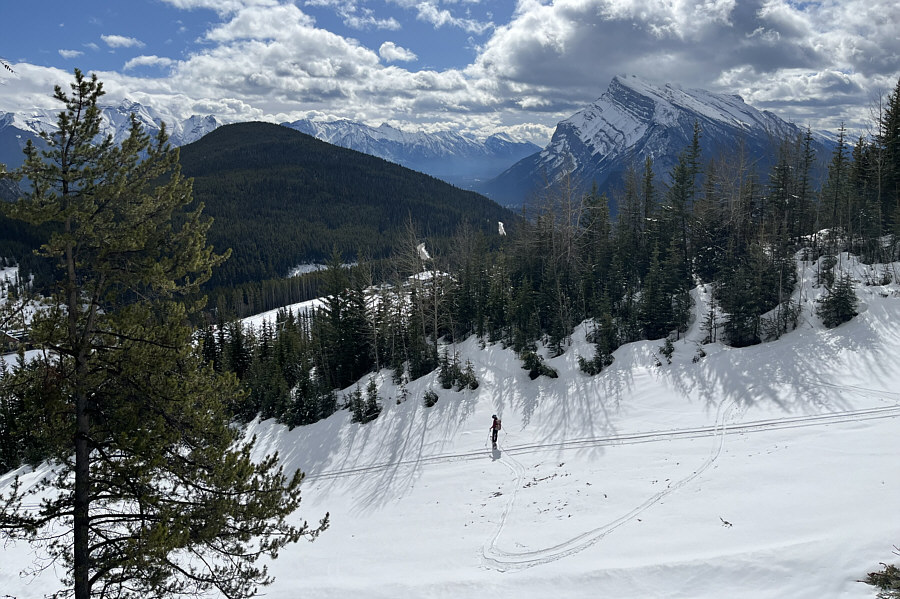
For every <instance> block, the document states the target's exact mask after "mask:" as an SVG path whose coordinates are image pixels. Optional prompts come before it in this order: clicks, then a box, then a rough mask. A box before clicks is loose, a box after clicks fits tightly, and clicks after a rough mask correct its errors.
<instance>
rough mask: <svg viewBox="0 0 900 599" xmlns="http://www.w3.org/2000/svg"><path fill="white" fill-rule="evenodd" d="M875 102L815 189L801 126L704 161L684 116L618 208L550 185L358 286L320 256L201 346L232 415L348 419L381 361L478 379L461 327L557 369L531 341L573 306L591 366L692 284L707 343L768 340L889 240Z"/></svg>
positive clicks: (850, 305)
mask: <svg viewBox="0 0 900 599" xmlns="http://www.w3.org/2000/svg"><path fill="white" fill-rule="evenodd" d="M886 106H887V107H888V108H887V109H886V110H885V111H884V113H882V114H881V115H880V116H879V117H878V119H877V121H876V122H875V123H873V125H874V128H875V129H876V130H877V131H878V134H877V135H876V136H874V137H872V138H862V137H861V138H859V139H857V140H856V141H855V143H853V144H851V143H849V142H848V141H847V139H846V137H845V132H844V131H843V130H842V131H841V132H840V134H839V136H838V144H837V146H836V148H835V150H834V152H833V154H832V155H831V156H827V157H823V158H824V159H826V160H827V161H828V163H829V166H828V177H827V180H826V181H825V184H824V186H823V187H822V188H821V189H818V188H817V187H816V186H815V185H814V182H813V180H812V178H811V176H810V173H811V170H812V165H813V164H814V162H815V160H816V159H817V157H816V155H815V153H814V152H813V150H812V147H811V143H810V138H809V135H808V134H805V135H804V134H799V135H797V136H796V137H794V138H789V139H784V140H783V141H782V143H781V145H780V148H779V151H778V153H777V155H776V156H775V157H773V160H772V163H773V164H774V165H775V166H773V167H772V169H771V171H770V172H768V173H760V172H758V171H757V170H756V169H755V167H754V164H753V163H751V162H749V161H745V160H742V159H741V156H740V155H734V156H726V157H721V158H717V159H713V160H707V159H706V157H704V156H702V154H701V151H700V136H701V135H702V131H701V130H700V128H699V127H697V128H696V129H695V135H694V141H693V143H692V144H691V146H690V147H689V148H688V149H687V150H686V151H685V152H683V153H682V154H681V156H679V158H678V160H677V162H676V165H675V167H674V168H673V169H672V170H671V172H670V173H669V177H668V181H658V180H657V179H656V178H655V177H654V175H653V168H652V167H653V165H652V164H651V163H650V162H649V160H648V161H647V163H646V164H645V166H644V168H643V169H642V170H641V171H637V170H631V171H629V172H628V173H627V175H626V179H625V182H626V185H625V189H624V191H623V193H622V195H621V197H620V198H618V200H619V206H620V207H621V209H620V212H619V217H618V219H617V220H615V221H612V220H611V219H610V216H609V210H608V202H609V199H608V198H607V197H606V196H605V195H601V194H598V193H596V192H592V193H587V194H577V193H572V191H571V189H570V188H569V189H567V188H565V187H561V188H559V189H558V190H557V192H558V193H557V194H556V195H555V196H552V197H548V198H546V201H545V203H544V204H543V205H542V206H541V207H540V208H539V209H538V210H537V211H536V212H535V213H533V214H531V215H529V219H528V220H527V221H526V222H523V223H521V224H520V225H519V227H518V229H517V231H516V232H515V234H513V235H510V236H509V237H507V238H504V242H503V244H502V245H501V247H500V248H499V251H497V252H492V253H488V252H487V251H486V245H485V240H484V238H483V237H478V236H471V235H470V236H460V237H458V238H457V239H456V240H455V242H454V243H453V244H452V247H453V251H452V252H447V253H443V252H439V253H436V255H435V260H434V261H433V262H429V263H427V264H423V263H417V262H416V261H415V259H414V258H415V244H416V241H417V240H416V239H409V238H408V237H407V238H406V239H405V241H404V243H405V248H404V247H401V251H400V254H401V256H412V259H406V260H404V261H402V263H403V264H405V265H406V267H405V270H398V274H403V275H406V276H409V275H413V274H415V273H416V272H417V271H416V268H417V267H418V268H420V269H421V268H423V267H426V268H427V269H428V270H430V271H431V272H430V274H429V276H428V277H426V278H424V279H423V278H422V277H412V278H409V279H398V280H396V281H394V286H393V287H384V286H382V287H380V288H378V289H376V288H372V287H367V282H368V281H371V280H372V278H371V276H370V275H369V274H367V268H366V267H365V265H363V266H361V267H359V268H357V269H355V270H354V271H353V272H351V273H350V274H347V273H346V272H345V269H343V268H340V264H339V262H338V261H337V260H334V261H332V265H331V268H330V269H329V272H328V273H326V275H325V278H326V285H325V286H324V288H323V295H325V296H327V297H326V299H325V300H324V302H323V303H322V304H321V305H319V306H318V307H316V308H312V307H310V308H308V309H306V310H304V311H303V312H302V313H301V314H293V315H292V314H287V313H283V314H281V315H280V316H279V318H278V321H277V326H270V325H267V326H266V327H264V328H263V329H262V330H252V329H250V330H245V327H243V326H242V325H241V324H240V323H232V324H230V325H227V326H226V325H224V323H220V325H219V326H218V327H216V328H215V329H212V328H211V329H209V330H208V331H207V332H206V334H205V342H204V351H205V352H206V357H207V360H209V361H211V362H213V363H214V364H215V366H216V368H218V369H221V370H231V371H233V372H235V373H237V374H238V376H239V377H240V378H241V379H242V380H243V381H244V384H245V385H246V387H247V389H248V390H249V394H248V395H247V397H246V399H245V402H244V403H242V404H241V405H240V406H238V407H237V409H236V411H237V412H238V413H239V414H240V415H241V416H242V417H246V418H249V417H252V416H254V415H256V414H258V413H259V414H262V415H263V416H264V417H277V418H280V419H281V420H282V421H284V422H286V423H288V424H304V423H308V422H312V421H314V420H316V419H318V418H321V417H323V416H327V415H328V414H330V413H331V412H332V411H333V410H335V409H337V407H338V406H339V405H341V404H342V403H348V404H349V405H351V406H355V407H354V410H355V414H356V416H357V418H358V419H359V420H366V419H367V418H370V417H374V416H376V415H377V413H378V405H379V401H380V400H379V398H377V396H375V394H374V391H372V392H371V393H370V395H369V397H368V398H366V399H363V397H362V392H361V391H359V390H357V391H356V392H354V393H353V394H351V396H348V397H345V398H344V401H343V402H341V401H340V400H339V399H338V398H336V397H335V395H334V393H335V390H336V389H344V388H346V387H347V386H348V385H351V384H352V383H353V382H354V381H357V380H358V379H359V378H360V377H361V376H363V375H364V374H365V373H367V372H370V371H373V370H377V369H380V368H384V367H389V368H391V369H392V370H393V371H394V380H395V381H396V382H397V383H398V384H401V385H402V384H404V382H405V381H411V380H414V379H416V378H418V377H420V376H422V375H424V374H426V373H429V372H431V371H433V370H434V369H435V368H440V372H441V380H442V382H443V383H444V384H445V385H446V387H447V388H450V387H453V386H456V387H465V386H469V385H471V384H477V381H473V380H472V377H471V376H469V374H468V373H467V370H468V369H467V368H466V365H464V364H460V363H459V361H458V360H457V359H456V357H455V356H454V355H452V353H447V352H446V351H445V350H444V349H442V347H443V344H445V343H447V342H456V341H458V340H462V339H465V338H466V337H468V336H469V335H472V334H474V335H477V336H478V337H479V338H480V339H482V340H483V341H484V342H502V343H503V344H504V345H506V346H511V347H512V348H513V349H514V350H515V351H516V352H517V353H518V355H519V357H520V358H521V360H522V362H523V367H524V368H525V369H526V370H528V371H529V372H530V374H531V376H532V378H537V377H538V376H542V375H544V376H551V377H552V376H554V372H553V370H552V369H551V368H549V367H547V366H546V365H545V364H544V357H550V358H553V357H555V356H558V355H560V354H562V353H563V352H564V351H565V347H566V345H567V343H568V339H569V337H570V335H571V334H572V331H573V330H574V329H575V327H576V326H578V325H579V324H580V323H582V322H585V321H588V323H589V329H590V331H591V332H590V334H589V336H588V338H589V340H590V341H591V342H593V344H594V351H593V355H585V356H581V358H580V362H581V368H582V370H583V371H584V372H586V373H588V374H597V373H599V372H600V371H601V370H603V369H604V368H606V367H607V366H608V365H610V364H611V363H612V361H613V355H612V354H613V352H614V351H615V350H616V348H618V347H619V346H621V345H622V344H625V343H630V342H634V341H639V340H642V339H665V341H664V342H663V347H664V348H671V342H672V341H673V340H676V339H678V338H679V337H680V335H681V334H682V332H684V331H685V330H686V329H687V327H688V326H689V319H690V316H691V314H692V300H691V292H692V290H693V289H695V288H696V286H697V285H698V284H704V285H705V286H706V289H707V290H708V291H709V292H711V298H710V301H709V303H708V306H709V309H708V310H707V311H706V313H705V314H704V316H703V322H702V328H703V330H704V331H705V333H706V336H705V339H704V343H709V342H716V341H718V342H725V343H727V344H729V345H731V346H735V347H743V346H749V345H754V344H757V343H760V342H762V341H766V340H772V339H777V338H778V337H780V336H781V335H783V334H784V333H785V332H787V331H790V330H792V329H793V328H795V327H796V326H797V323H798V321H799V319H800V318H801V317H803V318H814V317H818V318H820V319H821V321H822V322H823V323H824V324H825V325H826V326H828V327H834V326H838V325H840V324H841V323H843V322H845V321H847V320H849V319H851V318H853V317H854V316H855V315H856V296H855V295H854V292H853V286H852V284H851V281H850V273H849V272H848V271H847V270H846V269H845V267H844V264H843V263H842V261H841V259H840V256H841V255H842V253H843V252H851V253H853V254H856V255H858V256H860V258H861V259H862V261H863V262H864V263H866V264H889V263H891V262H893V261H896V260H897V258H898V255H900V243H898V227H900V211H898V206H900V204H898V200H900V195H898V191H900V151H898V147H900V146H898V143H897V140H900V125H898V123H900V87H898V89H897V90H895V91H894V93H893V94H892V95H891V96H890V98H889V101H888V102H887V103H886ZM764 174H765V175H767V176H768V181H769V183H768V184H765V185H764V184H761V183H760V180H761V179H762V176H763V175H764ZM798 259H801V260H804V261H807V262H814V263H815V264H816V265H817V267H816V268H817V270H816V277H817V284H818V285H820V286H822V287H824V289H825V290H827V292H826V293H825V294H824V295H823V298H822V299H821V301H820V302H819V303H818V304H817V307H816V310H815V311H816V314H815V315H813V314H808V313H804V309H803V308H802V306H801V305H800V303H799V302H798V301H797V300H796V299H794V298H792V292H793V290H794V288H795V285H796V282H797V268H796V264H797V260H798ZM442 273H452V275H443V274H442ZM867 276H868V279H867V280H866V281H862V282H863V283H865V284H878V285H882V284H886V283H887V282H890V281H891V280H892V278H893V277H894V274H893V272H892V271H891V270H890V269H889V268H886V267H872V268H871V269H870V270H869V271H868V275H867ZM538 343H540V344H541V346H542V347H543V349H544V350H545V351H544V352H543V356H542V354H541V352H538V349H539V346H538ZM666 351H670V350H669V349H667V350H666ZM701 351H702V350H701Z"/></svg>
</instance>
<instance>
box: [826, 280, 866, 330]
mask: <svg viewBox="0 0 900 599" xmlns="http://www.w3.org/2000/svg"><path fill="white" fill-rule="evenodd" d="M858 303H859V300H858V299H857V297H856V291H854V289H853V281H852V280H851V279H850V273H844V274H842V275H841V276H839V277H837V278H836V279H835V281H834V285H832V286H831V289H829V290H828V292H827V293H826V294H825V296H824V297H823V298H822V299H820V300H819V306H818V307H817V308H816V314H818V315H819V318H821V319H822V324H824V325H825V326H826V327H828V328H829V329H833V328H834V327H836V326H838V325H840V324H843V323H845V322H847V321H848V320H850V319H851V318H853V317H854V316H856V314H857V312H856V306H857V304H858Z"/></svg>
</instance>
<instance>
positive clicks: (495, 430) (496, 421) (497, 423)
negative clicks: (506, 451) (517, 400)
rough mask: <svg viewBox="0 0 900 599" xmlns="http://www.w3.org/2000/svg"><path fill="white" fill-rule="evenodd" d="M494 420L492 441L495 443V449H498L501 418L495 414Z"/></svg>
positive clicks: (491, 429)
mask: <svg viewBox="0 0 900 599" xmlns="http://www.w3.org/2000/svg"><path fill="white" fill-rule="evenodd" d="M491 418H493V419H494V421H493V422H492V423H491V428H490V431H491V443H493V446H494V449H497V434H498V433H499V432H500V419H499V418H497V415H496V414H494V415H493V416H491Z"/></svg>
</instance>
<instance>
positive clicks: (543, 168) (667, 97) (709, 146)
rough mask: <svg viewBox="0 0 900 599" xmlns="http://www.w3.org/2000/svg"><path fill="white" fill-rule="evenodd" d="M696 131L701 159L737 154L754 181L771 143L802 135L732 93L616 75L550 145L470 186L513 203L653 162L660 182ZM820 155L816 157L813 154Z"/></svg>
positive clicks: (819, 141) (610, 182) (818, 145)
mask: <svg viewBox="0 0 900 599" xmlns="http://www.w3.org/2000/svg"><path fill="white" fill-rule="evenodd" d="M695 123H698V124H699V125H700V128H701V130H702V136H701V149H702V152H703V156H704V159H710V158H714V157H718V156H720V155H726V154H728V153H729V152H734V151H735V150H736V149H737V148H742V149H743V152H744V154H745V156H748V157H749V158H750V159H751V160H755V161H756V162H757V168H758V170H759V172H760V174H761V175H765V174H766V171H767V169H768V167H769V166H770V165H769V164H768V163H767V161H770V160H771V157H772V156H775V155H776V151H775V150H777V147H778V144H779V143H780V142H781V141H782V140H783V139H786V138H795V137H796V136H797V135H802V134H803V133H805V129H801V128H800V127H797V126H796V125H794V124H792V123H789V122H787V121H784V120H782V119H781V118H779V117H778V116H776V115H775V114H773V113H771V112H768V111H760V110H757V109H756V108H753V107H752V106H750V105H749V104H747V103H746V102H744V100H743V98H741V97H740V96H737V95H727V94H718V93H712V92H709V91H706V90H700V89H683V88H680V87H678V86H674V85H671V84H666V85H662V86H659V85H655V84H652V83H649V82H647V81H645V80H643V79H640V78H638V77H635V76H617V77H614V78H613V80H612V81H611V82H610V84H609V87H608V89H607V90H606V92H605V93H604V94H603V95H601V96H600V98H599V99H597V100H596V101H595V102H593V103H591V104H590V105H589V106H587V107H585V108H584V109H582V110H580V111H578V112H576V113H575V114H573V115H572V116H571V117H569V118H567V119H565V120H563V121H561V122H560V123H558V124H557V126H556V130H555V132H554V133H553V136H552V138H551V140H550V143H549V144H547V146H546V147H545V148H544V149H543V150H541V151H540V152H539V153H536V154H534V155H532V156H529V157H527V158H525V159H523V160H521V161H520V162H518V163H517V164H515V165H514V166H512V167H511V168H510V169H509V170H507V171H505V172H504V173H502V174H501V175H499V176H498V177H497V178H495V179H493V180H492V181H489V182H487V183H486V184H484V185H483V186H481V187H479V188H478V191H481V192H482V193H485V194H487V195H489V196H490V197H492V198H493V199H495V200H497V201H499V202H501V203H505V204H512V205H520V204H521V203H522V202H523V201H525V200H527V199H528V198H529V197H531V196H535V195H538V196H539V195H540V194H541V193H546V188H547V186H553V185H554V184H555V183H557V182H558V181H559V180H560V179H561V177H562V176H563V175H564V174H568V175H569V176H570V180H571V182H572V183H573V184H574V186H575V188H578V189H582V190H586V189H589V188H590V186H591V185H592V184H594V183H596V184H597V186H598V188H599V190H600V191H601V192H603V191H607V192H608V191H611V190H614V189H616V188H617V187H621V184H622V180H623V175H624V173H625V171H626V169H627V168H628V167H629V166H630V165H635V166H637V167H638V168H641V167H642V166H643V163H644V160H645V159H646V158H647V157H650V158H651V159H652V160H653V165H654V172H655V173H656V175H657V176H658V177H661V178H662V180H665V177H666V175H667V173H669V172H670V170H671V168H672V167H673V166H674V165H675V163H676V162H677V160H678V155H679V154H680V153H681V152H682V151H683V150H684V149H685V148H687V147H688V145H689V144H690V143H691V140H692V137H693V132H694V124H695ZM813 145H814V149H815V150H817V151H818V152H828V151H829V150H830V148H831V147H832V144H831V142H830V140H829V138H827V137H826V136H824V135H822V134H816V133H814V134H813ZM820 155H823V154H820Z"/></svg>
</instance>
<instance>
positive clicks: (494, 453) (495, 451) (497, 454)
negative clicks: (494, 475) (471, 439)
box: [491, 447, 500, 461]
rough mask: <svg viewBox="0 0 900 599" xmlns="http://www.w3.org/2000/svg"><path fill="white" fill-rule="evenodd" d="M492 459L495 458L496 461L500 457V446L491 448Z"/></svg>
mask: <svg viewBox="0 0 900 599" xmlns="http://www.w3.org/2000/svg"><path fill="white" fill-rule="evenodd" d="M491 459H492V460H494V461H496V460H499V459H500V450H499V449H498V448H496V447H494V448H493V449H492V450H491Z"/></svg>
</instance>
